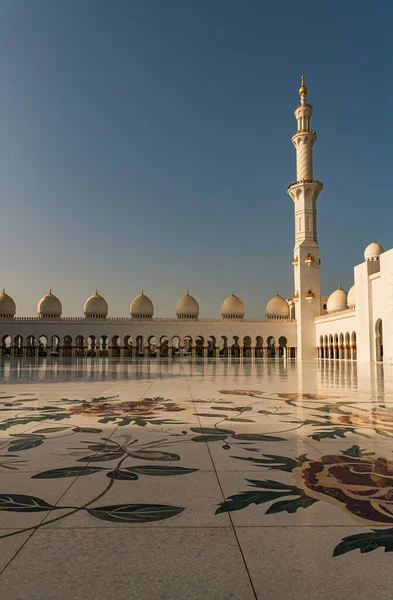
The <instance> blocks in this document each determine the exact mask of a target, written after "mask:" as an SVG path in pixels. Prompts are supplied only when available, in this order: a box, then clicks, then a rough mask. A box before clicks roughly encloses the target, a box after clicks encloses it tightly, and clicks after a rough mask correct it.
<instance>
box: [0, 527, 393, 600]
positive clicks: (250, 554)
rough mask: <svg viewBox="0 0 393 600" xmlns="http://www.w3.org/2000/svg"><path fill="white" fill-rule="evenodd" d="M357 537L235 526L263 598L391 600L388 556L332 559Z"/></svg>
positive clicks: (332, 530) (339, 530) (342, 531)
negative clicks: (343, 542)
mask: <svg viewBox="0 0 393 600" xmlns="http://www.w3.org/2000/svg"><path fill="white" fill-rule="evenodd" d="M357 533H359V534H362V533H363V531H362V530H361V529H353V528H346V527H342V526H341V527H336V526H330V527H316V528H314V527H312V528H308V527H272V528H267V527H237V528H236V534H237V536H238V539H239V542H240V546H241V548H242V552H243V554H244V558H245V561H246V563H247V566H248V569H249V573H250V576H251V580H252V582H253V585H254V588H255V591H256V594H257V598H258V599H261V600H262V599H265V598H269V599H271V600H305V599H307V600H314V599H318V600H331V599H332V598H345V599H346V600H359V599H360V598H367V600H390V599H391V598H392V589H391V555H390V554H389V553H388V554H386V553H385V552H383V550H382V549H379V550H375V551H374V552H371V553H369V554H360V551H359V550H354V551H351V552H348V553H346V554H343V555H340V556H333V553H334V550H335V548H336V547H337V546H338V544H340V542H341V540H342V538H344V537H346V536H352V535H356V534H357ZM0 581H1V580H0Z"/></svg>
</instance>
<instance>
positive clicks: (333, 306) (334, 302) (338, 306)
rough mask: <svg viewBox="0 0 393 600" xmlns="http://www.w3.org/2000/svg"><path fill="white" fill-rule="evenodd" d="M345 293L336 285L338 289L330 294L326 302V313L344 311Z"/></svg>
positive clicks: (345, 303) (345, 304)
mask: <svg viewBox="0 0 393 600" xmlns="http://www.w3.org/2000/svg"><path fill="white" fill-rule="evenodd" d="M347 296H348V294H347V292H346V291H345V290H342V289H341V285H340V284H338V288H337V289H336V291H334V292H333V293H332V294H330V296H329V298H328V301H327V311H328V312H337V311H339V310H345V309H346V308H348V307H347Z"/></svg>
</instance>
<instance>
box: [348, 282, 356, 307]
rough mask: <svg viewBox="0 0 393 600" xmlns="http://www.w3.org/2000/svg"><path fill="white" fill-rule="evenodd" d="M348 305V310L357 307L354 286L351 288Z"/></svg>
mask: <svg viewBox="0 0 393 600" xmlns="http://www.w3.org/2000/svg"><path fill="white" fill-rule="evenodd" d="M347 305H348V308H354V307H355V306H356V301H355V286H354V285H353V286H352V287H351V288H350V290H349V292H348V296H347Z"/></svg>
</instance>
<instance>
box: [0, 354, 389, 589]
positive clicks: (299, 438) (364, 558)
mask: <svg viewBox="0 0 393 600" xmlns="http://www.w3.org/2000/svg"><path fill="white" fill-rule="evenodd" d="M0 376H1V382H2V383H1V388H0V434H1V435H0V471H1V475H0V481H1V489H0V548H1V550H0V567H1V575H0V585H1V589H3V590H6V597H7V600H16V599H19V598H24V599H26V600H33V599H34V600H35V599H38V598H51V599H54V600H57V599H65V598H75V599H77V598H81V599H82V598H83V599H90V598H91V599H93V598H99V597H101V598H105V599H106V598H108V599H109V598H111V599H112V598H116V599H122V598H127V599H138V600H140V599H141V598H148V599H149V600H150V599H151V600H159V599H160V600H162V599H172V598H175V599H177V598H179V599H188V598H190V599H198V600H199V599H201V600H202V599H209V600H210V599H212V600H229V599H231V598H241V599H242V600H243V599H244V600H248V599H250V600H251V599H255V598H258V599H262V598H271V599H275V600H286V599H291V600H293V599H304V598H307V599H308V598H318V599H321V600H322V599H328V598H329V600H330V598H331V597H332V596H334V595H336V596H337V597H344V596H345V597H346V598H347V600H351V599H355V598H356V599H358V598H363V597H366V596H367V598H368V600H373V599H377V598H378V599H379V600H382V599H386V600H387V599H388V598H389V599H390V598H391V590H390V588H391V586H390V576H389V574H390V571H391V568H390V567H391V559H390V554H387V553H386V552H389V551H391V550H392V549H393V499H392V498H393V455H392V450H393V392H392V391H391V390H393V385H392V383H393V367H388V366H385V367H383V366H382V365H381V364H380V365H377V366H375V365H371V366H370V365H358V364H357V363H356V362H355V361H349V360H341V361H335V360H323V361H317V360H315V361H310V362H304V363H301V362H298V363H297V362H295V361H293V360H279V361H277V360H269V359H261V360H253V361H252V360H222V359H221V360H214V359H213V360H210V359H199V360H198V359H196V360H192V359H190V358H184V359H179V358H175V359H173V360H157V359H156V360H144V359H141V360H138V359H129V360H120V359H112V360H110V359H91V358H89V359H73V360H71V359H70V360H67V359H40V358H38V359H37V358H35V359H34V358H33V359H25V360H15V361H14V360H12V359H11V360H10V359H4V360H3V361H2V362H1V365H0ZM389 390H390V391H389Z"/></svg>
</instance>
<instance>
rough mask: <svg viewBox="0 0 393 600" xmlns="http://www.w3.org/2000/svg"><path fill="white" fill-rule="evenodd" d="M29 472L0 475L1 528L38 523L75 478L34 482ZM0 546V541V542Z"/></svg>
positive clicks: (21, 526) (37, 480)
mask: <svg viewBox="0 0 393 600" xmlns="http://www.w3.org/2000/svg"><path fill="white" fill-rule="evenodd" d="M33 477H34V474H32V473H23V472H22V473H18V472H7V473H1V474H0V482H1V493H0V529H26V528H29V527H34V526H36V525H38V524H39V523H41V521H42V520H43V519H44V518H45V516H46V515H47V514H49V512H50V511H51V509H52V507H54V506H55V505H56V503H57V502H58V501H59V499H60V498H61V497H62V496H63V494H64V493H65V492H66V490H67V489H68V487H69V486H70V485H71V483H72V482H73V481H74V479H75V478H74V477H70V478H65V479H56V480H51V482H50V485H48V481H47V480H45V479H35V478H33ZM0 545H1V539H0Z"/></svg>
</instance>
